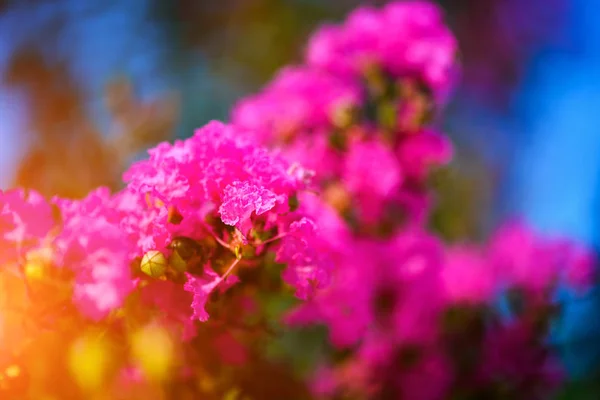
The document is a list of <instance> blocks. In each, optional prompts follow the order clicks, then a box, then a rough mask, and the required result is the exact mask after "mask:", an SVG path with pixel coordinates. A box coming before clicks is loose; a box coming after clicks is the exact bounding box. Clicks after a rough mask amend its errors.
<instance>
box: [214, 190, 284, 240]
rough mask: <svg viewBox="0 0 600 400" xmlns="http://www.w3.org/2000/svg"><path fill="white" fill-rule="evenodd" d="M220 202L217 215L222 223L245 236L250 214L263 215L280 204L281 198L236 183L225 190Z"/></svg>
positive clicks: (248, 227)
mask: <svg viewBox="0 0 600 400" xmlns="http://www.w3.org/2000/svg"><path fill="white" fill-rule="evenodd" d="M222 201H223V203H222V204H221V206H220V207H219V213H220V214H221V220H222V221H223V223H225V224H227V225H231V226H235V227H236V228H238V229H239V230H240V231H241V232H242V234H244V235H246V234H247V233H248V231H249V230H250V228H251V227H252V223H251V221H250V217H251V215H252V213H255V215H261V214H264V213H265V212H267V211H269V210H271V209H273V207H275V204H277V203H278V202H281V197H280V198H278V197H277V196H276V195H275V193H273V192H271V191H270V190H267V189H265V188H264V187H261V186H258V185H255V184H252V183H249V182H240V181H236V182H233V183H232V184H231V185H229V186H227V187H226V188H225V190H224V193H223V200H222Z"/></svg>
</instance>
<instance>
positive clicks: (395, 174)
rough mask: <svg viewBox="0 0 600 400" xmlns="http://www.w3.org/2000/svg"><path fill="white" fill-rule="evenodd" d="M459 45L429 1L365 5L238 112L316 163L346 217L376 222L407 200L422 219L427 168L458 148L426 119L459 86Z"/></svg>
mask: <svg viewBox="0 0 600 400" xmlns="http://www.w3.org/2000/svg"><path fill="white" fill-rule="evenodd" d="M456 48H457V46H456V42H455V39H454V37H453V36H452V34H451V33H450V31H449V30H448V28H446V27H445V26H444V25H443V23H442V20H441V15H440V12H439V10H438V8H437V7H435V6H433V5H431V4H429V3H422V2H409V3H391V4H389V5H388V6H386V7H385V8H384V9H382V10H376V9H372V8H360V9H358V10H356V11H355V12H354V13H353V14H352V15H351V16H350V17H349V18H348V20H347V21H346V23H345V24H344V25H341V26H327V27H324V28H322V29H321V30H320V31H319V32H317V34H316V35H315V36H314V37H313V39H312V40H311V41H310V44H309V47H308V49H307V55H306V65H304V66H294V67H287V68H284V69H283V70H282V71H281V72H280V73H279V74H278V75H277V76H276V77H275V79H274V81H273V82H272V83H270V84H269V85H268V86H267V87H266V88H265V89H264V90H263V91H262V92H261V93H259V94H258V95H256V96H252V97H249V98H247V99H244V100H242V101H240V102H239V104H238V105H237V106H236V107H235V109H234V110H233V112H232V121H233V123H234V124H236V125H238V126H241V127H243V128H246V129H249V130H251V131H252V132H254V134H255V135H256V137H257V139H258V140H260V141H261V142H263V143H267V144H269V145H271V146H273V147H276V148H277V149H279V150H280V151H282V153H283V155H284V156H285V157H287V158H288V159H290V160H292V161H294V162H299V163H300V164H302V165H303V166H305V167H306V168H309V169H312V170H315V171H316V172H317V175H316V178H317V183H319V184H321V186H322V187H323V190H324V191H325V193H326V196H327V194H328V193H329V194H330V195H331V196H334V197H336V198H337V200H338V201H337V202H336V207H338V208H342V211H344V212H346V217H348V218H352V219H356V220H357V221H360V222H362V223H366V224H375V223H376V221H377V220H378V219H379V220H380V219H383V218H385V215H386V213H390V212H394V210H395V209H398V208H403V209H405V210H407V214H408V216H410V217H411V218H415V219H416V220H417V222H418V223H422V222H423V221H424V220H425V218H426V216H427V214H426V209H427V204H428V201H429V199H428V197H427V196H426V194H425V193H424V190H423V186H424V183H425V178H426V175H427V171H428V170H429V169H430V167H431V166H435V165H442V164H446V163H447V162H449V161H450V159H451V156H452V147H451V145H450V143H449V141H448V140H447V139H446V138H445V137H444V136H442V135H440V134H438V133H436V132H434V131H433V130H431V129H430V128H426V127H425V126H424V125H423V124H422V122H423V121H426V120H427V119H428V118H430V116H431V114H432V113H433V112H434V108H435V106H436V105H438V106H439V105H441V104H442V98H445V97H446V93H447V92H448V91H449V90H450V87H451V83H452V82H453V77H454V75H455V74H456V70H457V66H456V63H455V54H456ZM335 182H340V183H341V185H336V184H334V183H335ZM351 214H353V215H351Z"/></svg>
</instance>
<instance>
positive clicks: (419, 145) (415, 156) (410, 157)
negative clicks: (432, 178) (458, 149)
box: [396, 131, 453, 182]
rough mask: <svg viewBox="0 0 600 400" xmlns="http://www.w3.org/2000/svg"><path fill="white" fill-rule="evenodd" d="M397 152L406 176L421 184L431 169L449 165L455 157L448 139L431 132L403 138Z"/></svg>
mask: <svg viewBox="0 0 600 400" xmlns="http://www.w3.org/2000/svg"><path fill="white" fill-rule="evenodd" d="M396 152H397V154H398V158H399V160H400V164H401V165H402V169H403V171H404V172H405V174H406V175H407V176H408V177H410V178H412V179H415V180H417V181H419V182H423V181H424V180H425V178H426V177H427V174H428V173H429V171H430V169H431V167H436V166H442V165H445V164H447V163H449V162H450V160H451V159H452V155H453V149H452V144H451V143H450V141H449V140H448V138H447V137H445V136H442V135H440V134H437V133H435V132H431V131H422V132H419V133H417V134H414V135H410V136H408V137H405V138H403V139H402V141H401V142H400V143H399V145H398V148H397V150H396Z"/></svg>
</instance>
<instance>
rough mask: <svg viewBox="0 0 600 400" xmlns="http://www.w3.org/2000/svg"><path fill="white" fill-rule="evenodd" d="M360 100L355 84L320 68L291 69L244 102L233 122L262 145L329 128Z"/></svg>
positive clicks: (286, 69)
mask: <svg viewBox="0 0 600 400" xmlns="http://www.w3.org/2000/svg"><path fill="white" fill-rule="evenodd" d="M360 100H361V94H360V91H359V89H358V86H357V85H355V84H354V83H353V82H352V81H344V80H341V79H339V78H338V77H336V76H334V75H331V74H328V73H325V72H323V71H320V70H318V69H311V68H307V67H287V68H284V69H282V70H281V71H280V72H279V74H278V75H277V76H276V77H275V79H274V80H273V81H272V82H271V83H270V84H269V85H268V86H267V87H266V88H265V89H264V90H263V92H262V93H260V94H258V95H256V96H253V97H250V98H247V99H245V100H243V101H241V102H240V103H239V104H238V105H237V106H236V107H235V109H234V110H233V113H232V121H233V123H234V124H236V125H238V126H240V127H242V128H244V129H247V130H248V131H249V133H250V134H254V135H256V136H257V137H258V139H259V140H260V141H261V142H273V141H276V140H278V139H285V138H286V137H287V136H290V135H294V134H295V133H300V132H301V133H310V132H313V131H319V130H323V129H329V128H331V127H332V126H333V125H334V124H335V123H336V118H337V117H338V115H339V114H340V113H343V112H345V110H348V109H350V108H353V107H354V106H355V105H357V104H358V103H359V102H360Z"/></svg>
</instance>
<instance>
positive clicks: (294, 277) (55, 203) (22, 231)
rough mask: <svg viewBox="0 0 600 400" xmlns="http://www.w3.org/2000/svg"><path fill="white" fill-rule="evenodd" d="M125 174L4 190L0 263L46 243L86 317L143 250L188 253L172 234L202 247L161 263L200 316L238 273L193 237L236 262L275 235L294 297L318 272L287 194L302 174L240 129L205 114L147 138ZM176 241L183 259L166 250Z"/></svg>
mask: <svg viewBox="0 0 600 400" xmlns="http://www.w3.org/2000/svg"><path fill="white" fill-rule="evenodd" d="M125 179H126V181H128V185H127V187H126V188H125V189H124V190H123V191H121V192H119V193H116V194H114V195H111V194H110V193H109V192H108V190H106V189H98V190H96V191H94V192H92V193H90V194H89V195H88V196H87V197H86V198H85V199H82V200H66V199H59V198H56V199H53V200H52V202H50V203H49V202H47V201H45V200H44V199H43V198H42V197H41V196H39V195H37V194H36V193H35V192H31V193H29V194H28V195H25V194H24V193H23V192H22V191H9V192H5V193H2V198H1V200H2V203H0V204H1V205H2V208H1V210H2V213H1V214H0V216H1V217H2V231H1V233H2V236H0V238H2V241H3V242H2V249H3V251H2V253H1V254H2V264H3V265H4V264H8V265H14V268H15V271H16V272H19V271H18V270H19V268H20V269H23V268H24V264H25V263H26V257H27V254H28V253H29V252H32V251H33V250H36V249H39V248H41V247H44V246H45V247H47V248H48V249H50V250H51V251H50V254H51V255H50V260H48V262H49V263H50V264H51V265H52V266H54V267H55V268H67V269H69V270H71V272H72V273H73V274H74V288H73V302H74V303H75V304H76V305H77V306H78V307H79V308H80V310H81V311H82V312H83V313H84V314H85V315H87V316H89V317H91V318H93V319H96V320H99V319H101V318H103V317H106V316H107V315H108V314H109V313H110V312H111V311H113V310H116V309H118V308H120V307H121V306H122V305H123V303H124V299H125V298H126V297H127V295H128V294H129V293H131V292H132V290H134V289H135V288H136V287H137V286H138V285H139V283H140V279H139V277H136V275H138V276H139V273H138V272H139V271H140V262H141V260H142V257H144V256H145V255H146V254H148V253H149V252H154V253H152V254H154V255H155V257H156V258H155V260H154V261H152V260H151V261H150V263H151V262H154V263H155V264H156V268H159V269H161V268H162V269H165V270H166V269H167V268H168V267H169V268H170V267H172V268H174V269H176V268H179V265H178V264H177V260H178V261H180V262H179V264H182V261H185V262H187V261H189V259H188V258H189V257H188V255H187V254H181V253H185V251H186V250H188V249H183V248H181V247H176V246H174V243H175V244H177V243H179V241H181V240H182V239H181V238H185V240H187V241H188V242H189V243H192V244H195V245H197V246H199V248H198V250H199V251H200V252H201V253H203V254H198V257H199V260H197V261H198V264H197V265H194V268H195V270H193V271H192V270H189V269H188V268H187V267H188V266H187V265H185V266H183V267H181V270H178V271H177V270H173V271H171V270H169V271H166V272H171V273H173V276H171V278H173V280H176V281H177V280H180V281H181V282H183V283H184V284H183V285H181V287H180V288H181V291H184V290H185V291H188V292H191V293H192V294H193V300H191V301H190V303H188V305H187V306H188V307H190V305H191V308H190V309H189V313H188V314H189V316H190V317H192V318H195V319H199V320H202V321H205V320H207V319H208V315H207V313H206V311H205V309H204V306H205V303H206V301H207V299H208V296H209V294H210V293H211V292H212V291H213V290H214V288H215V287H217V286H219V287H220V289H221V290H224V289H226V288H227V287H228V286H231V285H233V284H234V283H235V282H236V281H237V279H235V275H229V276H221V275H219V274H218V273H217V272H216V271H215V270H214V268H213V266H212V263H213V262H214V261H215V260H214V259H211V257H210V256H211V255H212V254H210V252H209V251H208V250H209V249H208V248H204V247H202V246H201V245H200V244H199V243H200V242H201V241H202V240H204V239H206V238H207V237H209V238H211V239H212V240H216V241H218V243H220V245H221V247H222V248H223V249H224V250H225V254H221V253H222V252H219V251H215V250H214V249H213V250H212V252H213V253H214V258H215V259H228V258H230V259H231V262H232V263H233V264H237V263H241V264H243V263H244V261H245V260H244V257H243V255H242V254H241V253H240V251H241V250H240V249H241V248H242V247H243V246H248V245H250V246H255V247H256V254H254V257H257V255H258V254H261V252H262V251H263V250H265V249H266V248H267V247H268V244H269V243H274V244H276V245H277V246H278V247H279V250H277V251H278V256H277V257H278V260H279V261H282V262H286V264H287V265H288V268H287V269H286V270H285V271H284V275H283V277H284V280H285V281H287V282H288V283H290V284H291V285H293V286H295V287H296V288H297V291H298V294H299V295H301V296H302V297H306V296H308V295H309V294H310V292H311V290H312V289H313V288H316V287H320V286H322V285H323V284H325V283H326V282H327V280H328V275H329V263H328V260H327V259H326V257H325V256H322V255H320V254H318V246H312V245H311V244H312V242H316V238H317V237H318V228H317V227H316V226H315V224H314V222H312V220H311V219H309V218H307V217H305V216H303V214H301V213H300V212H299V211H296V210H292V208H297V207H294V206H293V205H292V206H291V205H290V204H292V203H293V199H296V198H297V196H298V192H299V191H301V190H302V189H303V188H304V186H305V184H306V179H307V176H306V174H305V173H304V172H303V170H302V169H301V168H299V167H296V166H290V165H288V164H287V163H286V162H285V161H283V160H282V159H279V158H277V157H275V156H272V155H270V154H269V153H268V152H267V151H266V150H265V149H263V148H260V147H257V146H255V145H254V144H252V143H251V142H249V141H248V140H247V139H246V138H245V135H244V132H240V131H238V130H236V129H235V128H233V127H231V126H227V125H224V124H221V123H218V122H212V123H210V124H208V125H207V126H205V127H204V128H202V129H199V130H198V131H196V133H195V135H194V136H193V137H192V138H190V139H187V140H185V141H179V142H176V143H175V144H173V145H170V144H167V143H163V144H161V145H159V146H157V147H156V148H155V149H152V150H151V151H150V157H149V159H147V160H144V161H140V162H138V163H136V164H134V165H133V166H132V167H131V168H130V170H129V171H127V172H126V173H125ZM52 207H56V208H57V210H58V211H59V214H60V221H56V220H55V219H54V218H53V208H52ZM265 235H266V236H265ZM188 252H189V250H188ZM175 253H177V255H178V256H179V257H180V258H183V260H181V259H180V258H179V259H175V260H174V259H173V258H172V256H173V255H174V254H175ZM132 265H133V273H132V268H131V266H132ZM231 269H232V268H230V270H228V271H226V272H225V274H226V275H228V274H230V273H231ZM159 275H162V273H158V274H157V276H155V277H159Z"/></svg>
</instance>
